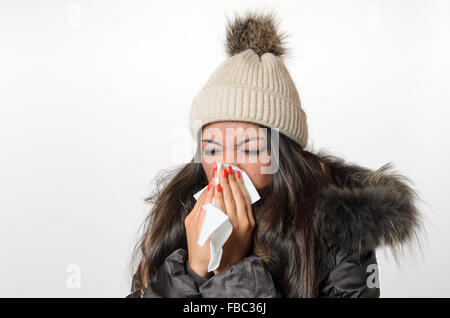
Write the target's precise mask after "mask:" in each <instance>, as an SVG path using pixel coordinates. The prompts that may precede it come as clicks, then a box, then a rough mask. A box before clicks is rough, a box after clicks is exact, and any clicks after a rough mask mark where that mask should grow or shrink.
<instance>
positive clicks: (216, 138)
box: [202, 121, 273, 189]
mask: <svg viewBox="0 0 450 318" xmlns="http://www.w3.org/2000/svg"><path fill="white" fill-rule="evenodd" d="M260 128H261V127H260V126H259V125H256V124H253V123H247V122H239V121H221V122H215V123H211V124H208V125H205V126H204V127H203V129H202V165H203V169H204V171H205V174H206V176H207V177H208V180H209V181H210V180H211V178H212V173H213V169H214V168H215V167H216V165H217V163H218V162H223V163H226V164H232V165H234V166H237V167H238V168H240V169H241V170H244V171H245V172H246V173H247V175H248V176H249V178H250V180H251V181H252V183H253V184H254V185H255V187H256V189H261V188H263V187H264V186H266V185H268V184H269V183H270V182H272V180H273V174H268V173H265V171H264V170H268V167H269V166H270V152H269V150H268V148H267V137H266V129H260ZM216 176H217V175H216Z"/></svg>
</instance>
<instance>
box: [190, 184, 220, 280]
mask: <svg viewBox="0 0 450 318" xmlns="http://www.w3.org/2000/svg"><path fill="white" fill-rule="evenodd" d="M212 182H213V181H211V182H210V183H209V184H208V189H206V190H205V191H203V192H202V194H201V195H200V197H199V198H198V200H197V202H196V203H195V205H194V208H193V209H192V211H191V212H189V214H188V215H187V216H186V217H185V219H184V226H185V228H186V239H187V245H188V260H187V261H188V264H189V266H190V267H191V268H192V269H193V270H194V271H195V272H196V273H197V274H198V275H199V276H201V277H203V278H208V277H209V276H210V275H211V274H210V273H209V272H208V263H209V242H210V239H208V240H207V241H206V243H205V244H204V245H203V246H200V245H198V243H197V242H198V237H199V235H200V230H201V228H202V224H203V220H204V218H205V211H203V208H202V207H203V205H204V204H206V203H211V202H212V199H213V196H214V186H213V185H212Z"/></svg>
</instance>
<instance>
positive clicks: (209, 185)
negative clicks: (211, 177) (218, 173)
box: [208, 182, 211, 191]
mask: <svg viewBox="0 0 450 318" xmlns="http://www.w3.org/2000/svg"><path fill="white" fill-rule="evenodd" d="M210 188H211V182H210V183H208V191H209V189H210Z"/></svg>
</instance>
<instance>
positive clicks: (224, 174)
mask: <svg viewBox="0 0 450 318" xmlns="http://www.w3.org/2000/svg"><path fill="white" fill-rule="evenodd" d="M222 171H223V176H224V177H225V178H226V176H227V175H228V174H227V169H223V170H222Z"/></svg>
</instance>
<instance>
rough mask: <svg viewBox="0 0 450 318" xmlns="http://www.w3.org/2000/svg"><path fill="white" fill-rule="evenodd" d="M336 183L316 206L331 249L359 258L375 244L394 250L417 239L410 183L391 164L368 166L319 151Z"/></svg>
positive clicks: (322, 232) (416, 214) (416, 215)
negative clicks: (376, 166) (372, 168)
mask: <svg viewBox="0 0 450 318" xmlns="http://www.w3.org/2000/svg"><path fill="white" fill-rule="evenodd" d="M319 156H321V159H322V160H323V161H324V162H325V164H326V165H327V167H328V168H329V170H330V173H331V175H332V178H333V182H332V183H331V184H329V185H327V186H326V187H325V188H324V189H323V190H322V192H321V195H320V197H319V201H318V204H317V213H316V216H317V224H318V227H319V233H320V235H321V237H322V239H323V240H324V242H325V243H326V245H327V246H328V247H329V248H337V249H341V250H344V251H347V252H349V253H350V257H353V258H356V259H357V258H359V257H360V256H361V255H363V254H364V253H367V252H369V251H374V250H375V249H376V248H377V247H380V246H388V247H390V248H392V249H396V248H397V247H400V246H401V245H402V244H404V243H409V242H411V240H412V239H414V238H417V237H418V232H419V230H420V229H421V228H422V226H421V216H420V213H419V211H418V209H417V207H416V202H415V201H416V199H417V198H418V195H417V192H416V191H415V190H414V189H413V188H412V187H411V186H410V183H411V181H410V180H409V179H408V178H407V177H405V176H403V175H401V174H399V173H397V172H395V171H392V164H391V163H388V164H385V165H384V166H382V167H381V168H379V169H377V170H370V169H367V168H364V167H361V166H359V165H356V164H350V163H347V162H345V161H344V160H343V159H341V158H338V157H336V156H331V155H322V154H321V155H319Z"/></svg>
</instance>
